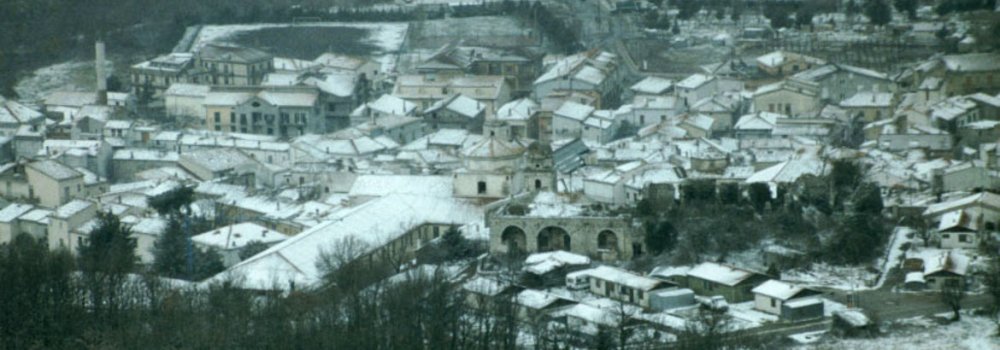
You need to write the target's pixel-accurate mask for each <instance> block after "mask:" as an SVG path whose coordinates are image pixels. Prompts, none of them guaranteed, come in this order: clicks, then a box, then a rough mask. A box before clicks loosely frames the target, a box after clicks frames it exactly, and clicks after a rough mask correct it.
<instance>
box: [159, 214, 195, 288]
mask: <svg viewBox="0 0 1000 350" xmlns="http://www.w3.org/2000/svg"><path fill="white" fill-rule="evenodd" d="M182 226H183V225H182V223H181V219H179V218H170V220H168V221H167V227H166V229H164V230H163V233H161V234H160V237H159V238H157V240H156V242H155V243H153V270H154V271H156V273H157V274H159V275H161V276H165V277H170V278H184V277H186V276H187V254H188V240H187V234H185V233H184V229H183V227H182Z"/></svg>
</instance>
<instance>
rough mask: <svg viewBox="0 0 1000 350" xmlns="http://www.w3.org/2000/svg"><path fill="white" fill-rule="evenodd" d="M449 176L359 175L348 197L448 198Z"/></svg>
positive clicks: (450, 191) (450, 184) (450, 190)
mask: <svg viewBox="0 0 1000 350" xmlns="http://www.w3.org/2000/svg"><path fill="white" fill-rule="evenodd" d="M452 181H453V178H452V177H451V176H428V175H360V176H358V177H357V179H355V180H354V184H353V185H352V186H351V190H350V191H349V192H348V195H350V196H351V197H357V196H374V197H382V196H387V195H391V194H406V195H419V196H434V197H449V196H451V195H452Z"/></svg>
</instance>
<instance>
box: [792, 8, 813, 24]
mask: <svg viewBox="0 0 1000 350" xmlns="http://www.w3.org/2000/svg"><path fill="white" fill-rule="evenodd" d="M812 19H813V8H812V7H810V6H806V5H803V6H800V7H799V9H798V10H797V11H795V25H796V26H797V27H799V28H802V27H808V26H811V25H812Z"/></svg>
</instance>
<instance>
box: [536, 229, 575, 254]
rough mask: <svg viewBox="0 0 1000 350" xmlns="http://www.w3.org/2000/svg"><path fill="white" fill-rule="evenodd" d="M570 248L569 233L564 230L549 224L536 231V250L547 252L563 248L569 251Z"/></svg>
mask: <svg viewBox="0 0 1000 350" xmlns="http://www.w3.org/2000/svg"><path fill="white" fill-rule="evenodd" d="M571 249H572V245H571V239H570V237H569V233H567V232H566V230H564V229H562V228H560V227H555V226H549V227H546V228H543V229H542V230H541V231H539V232H538V251H540V252H547V251H550V250H565V251H570V250H571Z"/></svg>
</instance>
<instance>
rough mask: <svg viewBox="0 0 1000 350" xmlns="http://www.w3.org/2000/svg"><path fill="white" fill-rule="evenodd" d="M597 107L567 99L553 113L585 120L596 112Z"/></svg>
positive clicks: (581, 120)
mask: <svg viewBox="0 0 1000 350" xmlns="http://www.w3.org/2000/svg"><path fill="white" fill-rule="evenodd" d="M595 109H596V108H594V107H593V106H589V105H585V104H579V103H576V102H573V101H566V102H565V103H563V104H562V106H559V109H557V110H556V111H555V112H553V115H555V116H558V117H563V118H569V119H573V120H576V121H580V122H583V121H584V120H586V119H587V117H589V116H590V114H591V113H594V110H595Z"/></svg>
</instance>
